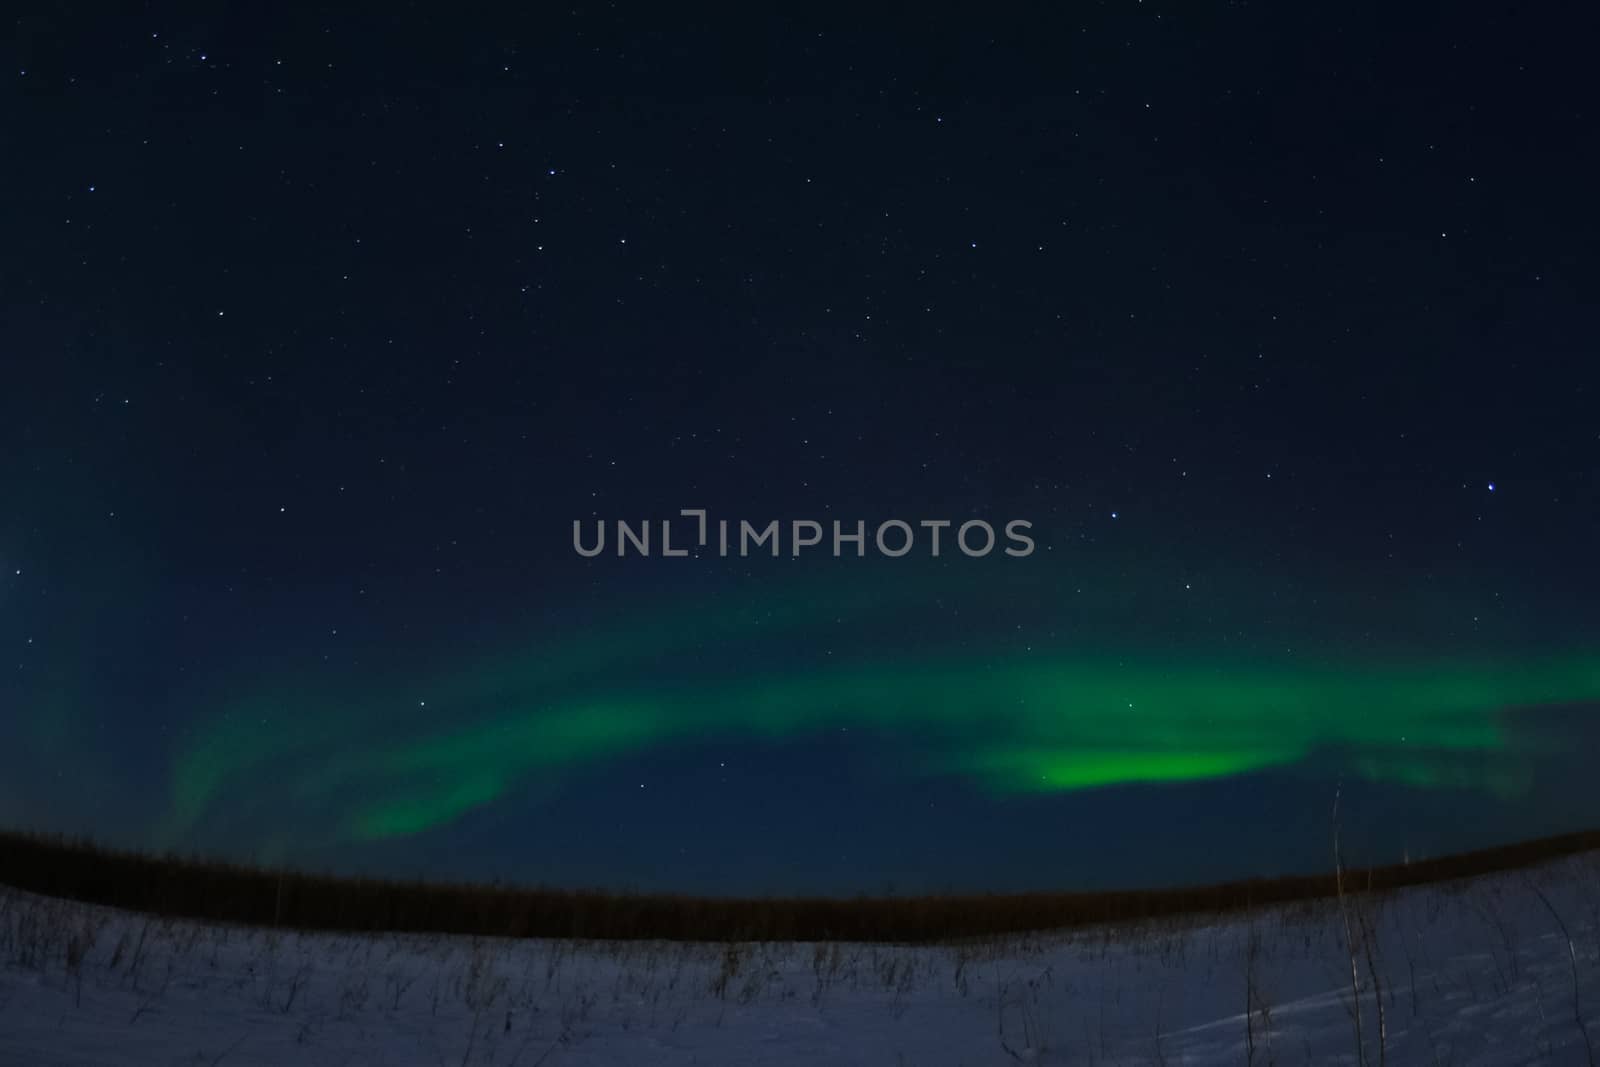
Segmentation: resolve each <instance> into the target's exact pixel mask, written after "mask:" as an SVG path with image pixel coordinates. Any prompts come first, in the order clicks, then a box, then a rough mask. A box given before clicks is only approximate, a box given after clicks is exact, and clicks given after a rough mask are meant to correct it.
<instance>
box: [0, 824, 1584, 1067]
mask: <svg viewBox="0 0 1600 1067" xmlns="http://www.w3.org/2000/svg"><path fill="white" fill-rule="evenodd" d="M1563 927H1564V930H1563ZM1569 935H1570V936H1569ZM1358 1003H1359V1006H1360V1007H1359V1012H1358V1011H1357V1010H1356V1005H1357V1004H1358ZM1586 1030H1587V1033H1586ZM1595 1041H1600V857H1597V856H1593V855H1591V856H1582V857H1577V858H1574V859H1570V860H1566V861H1562V862H1560V863H1557V864H1553V865H1549V866H1545V867H1541V868H1537V869H1534V870H1531V871H1527V872H1517V873H1513V874H1506V875H1497V876H1493V877H1486V878H1480V879H1476V880H1473V881H1470V882H1464V883H1454V884H1450V885H1444V886H1438V887H1433V888H1427V889H1417V890H1410V891H1406V892H1403V893H1399V894H1395V895H1392V896H1388V897H1384V898H1364V897H1347V898H1346V900H1345V902H1344V904H1343V905H1342V906H1341V905H1340V904H1339V903H1338V902H1329V903H1327V904H1319V905H1316V906H1314V907H1301V908H1295V909H1287V910H1273V911H1262V912H1259V913H1257V914H1254V915H1251V916H1239V917H1237V918H1235V919H1230V920H1227V921H1220V922H1210V923H1205V924H1190V925H1182V924H1170V923H1169V924H1164V925H1162V926H1160V927H1150V928H1139V929H1127V928H1123V929H1097V930H1093V931H1077V932H1075V933H1072V934H1045V935H1038V936H1033V937H1028V938H1022V939H1016V940H1013V941H1010V942H1007V943H1004V944H983V945H965V946H941V947H921V948H901V947H892V946H873V945H855V944H817V945H811V944H802V945H784V944H771V945H769V944H740V945H731V946H730V945H682V944H670V943H641V942H632V943H609V944H608V943H601V944H595V943H588V944H577V943H571V942H558V941H506V940H497V939H487V938H476V939H474V938H466V937H430V936H411V935H389V936H379V937H371V936H360V937H357V936H344V935H333V934H299V933H295V932H292V931H282V930H263V929H249V928H242V927H230V926H220V925H206V924H201V923H192V922H180V921H167V920H161V919H152V918H148V917H145V916H142V915H134V914H126V913H120V912H116V911H112V910H110V909H106V908H98V907H90V906H85V905H78V904H71V903H65V902H62V901H57V900H50V899H46V898H41V897H36V896H31V895H28V894H22V893H16V892H11V891H8V890H4V889H0V1063H3V1064H8V1065H9V1064H27V1065H41V1067H42V1065H47V1064H72V1065H87V1064H186V1065H197V1067H198V1065H212V1064H220V1065H224V1067H244V1065H246V1064H306V1065H349V1067H355V1065H361V1064H427V1065H440V1064H444V1065H450V1067H455V1065H466V1064H493V1065H512V1064H515V1065H520V1067H534V1065H547V1067H566V1065H578V1064H644V1065H657V1064H663V1065H664V1064H691V1063H692V1064H739V1065H747V1064H764V1063H774V1064H799V1063H822V1064H872V1065H880V1064H881V1065H888V1067H896V1065H901V1064H904V1065H911V1067H923V1065H936V1064H968V1065H980V1064H1007V1063H1013V1062H1023V1063H1042V1064H1171V1065H1177V1064H1211V1063H1227V1064H1250V1063H1254V1064H1261V1065H1268V1064H1298V1063H1314V1064H1337V1063H1352V1064H1356V1063H1366V1064H1372V1065H1373V1067H1379V1065H1384V1067H1387V1065H1389V1064H1395V1065H1398V1064H1427V1065H1434V1064H1438V1065H1441V1067H1445V1065H1458V1067H1465V1065H1470V1064H1523V1063H1527V1064H1535V1063H1537V1064H1546V1063H1554V1064H1592V1063H1593V1062H1594V1060H1593V1058H1592V1056H1591V1053H1590V1051H1589V1050H1590V1047H1591V1042H1595Z"/></svg>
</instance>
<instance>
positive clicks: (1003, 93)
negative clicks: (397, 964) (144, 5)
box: [0, 3, 1600, 892]
mask: <svg viewBox="0 0 1600 1067" xmlns="http://www.w3.org/2000/svg"><path fill="white" fill-rule="evenodd" d="M128 10H129V9H122V10H121V11H120V12H118V13H109V12H107V11H102V10H100V9H98V8H96V7H95V6H93V5H64V6H61V7H58V8H56V9H54V10H53V11H52V12H50V13H42V14H38V13H36V14H30V15H25V16H18V17H15V18H13V19H11V20H10V21H9V23H8V25H7V27H6V30H5V32H4V34H3V35H0V53H3V54H4V56H5V61H6V63H7V66H6V68H5V69H4V70H0V75H3V78H4V81H3V83H0V84H4V86H5V88H4V93H5V97H4V103H3V105H0V158H4V159H5V160H6V163H5V166H4V168H3V169H0V234H3V235H4V237H3V241H0V446H3V447H0V499H3V500H4V501H5V506H4V508H3V510H0V653H3V655H0V668H3V673H0V821H3V822H4V823H5V824H7V825H11V826H17V827H23V828H38V829H47V830H61V831H68V832H73V833H88V834H91V835H94V836H96V837H100V838H104V839H107V840H114V841H117V842H119V843H128V844H134V845H140V846H148V847H162V848H177V849H180V850H204V851H223V852H226V853H228V854H230V855H235V856H240V857H242V858H250V859H260V860H263V861H268V862H280V861H292V862H299V863H307V864H313V865H318V866H327V867H333V868H336V869H348V870H357V869H359V870H377V871H386V872H393V873H404V874H412V873H423V874H428V875H431V876H438V877H488V876H507V877H515V878H519V879H527V880H534V881H547V882H558V883H564V884H570V883H585V884H594V883H604V884H610V885H634V886H650V887H671V888H686V889H696V890H705V889H710V890H717V891H759V892H769V891H785V890H812V889H824V890H858V889H866V890H876V889H881V888H884V887H885V886H887V885H893V886H895V887H898V888H901V889H912V888H923V887H939V886H954V885H960V886H964V887H994V888H1007V887H1015V886H1042V885H1076V884H1097V885H1104V884H1121V883H1127V882H1135V881H1137V882H1142V883H1149V882H1171V881H1186V880H1193V879H1199V878H1215V877H1228V876H1232V875H1236V874H1241V873H1252V872H1267V871H1273V870H1288V869H1304V868H1307V867H1314V866H1317V865H1321V864H1323V863H1324V861H1325V858H1326V854H1327V851H1328V847H1329V846H1328V841H1329V839H1330V835H1329V825H1328V824H1329V812H1330V808H1331V802H1332V795H1333V790H1334V787H1335V785H1336V783H1338V782H1341V781H1342V782H1344V783H1345V786H1344V788H1345V791H1346V793H1345V795H1346V797H1347V809H1346V810H1347V817H1348V818H1349V819H1350V820H1351V825H1352V831H1351V834H1350V842H1349V847H1351V848H1352V849H1356V850H1360V849H1366V850H1367V851H1368V852H1369V853H1370V855H1372V856H1373V857H1374V858H1387V857H1391V856H1398V855H1401V854H1403V853H1405V852H1407V851H1409V852H1410V853H1411V854H1413V855H1416V854H1419V853H1424V852H1438V851H1441V850H1444V849H1447V848H1458V847H1467V846H1471V845H1475V844H1482V843H1488V842H1489V841H1497V840H1505V839H1510V838H1515V837H1519V836H1526V835H1529V834H1534V833H1543V832H1548V831H1552V830H1560V829H1569V828H1573V827H1577V826H1588V825H1592V824H1593V823H1594V821H1595V817H1596V815H1597V812H1596V811H1595V802H1594V800H1593V796H1592V791H1590V790H1586V789H1584V788H1583V784H1584V770H1585V769H1584V768H1582V767H1579V766H1576V765H1574V762H1573V760H1572V757H1571V755H1570V754H1571V753H1572V752H1574V751H1579V752H1581V751H1586V750H1589V749H1590V748H1592V743H1593V740H1594V723H1595V721H1596V719H1595V712H1596V711H1597V710H1600V705H1597V704H1596V695H1597V689H1600V672H1597V670H1596V666H1595V665H1596V663H1597V662H1600V660H1597V658H1596V657H1595V655H1594V653H1595V649H1596V640H1597V638H1600V624H1597V621H1596V617H1595V613H1594V610H1593V605H1594V604H1595V603H1596V602H1597V599H1596V598H1597V595H1600V568H1597V566H1596V564H1595V560H1594V552H1593V545H1594V544H1595V542H1596V534H1597V532H1600V521H1597V517H1600V510H1597V504H1600V497H1597V493H1596V486H1595V475H1594V472H1595V466H1596V459H1597V457H1600V419H1597V418H1596V414H1595V412H1596V390H1595V366H1596V361H1595V357H1594V353H1595V344H1596V330H1595V324H1594V313H1593V307H1592V305H1593V300H1592V294H1593V292H1594V291H1595V284H1596V281H1597V280H1600V279H1597V277H1596V269H1595V266H1594V262H1593V256H1592V255H1591V254H1590V249H1592V248H1594V247H1596V246H1597V245H1600V232H1597V230H1600V226H1597V217H1596V212H1595V209H1594V202H1593V194H1592V192H1591V190H1590V188H1589V187H1590V184H1591V181H1592V173H1593V171H1594V164H1595V162H1596V160H1595V147H1594V145H1595V144H1596V139H1595V137H1594V136H1593V134H1594V130H1593V125H1594V108H1593V106H1592V100H1593V91H1592V86H1591V84H1590V82H1591V81H1592V79H1591V78H1589V77H1588V76H1587V75H1586V74H1585V73H1584V72H1585V69H1586V67H1585V63H1586V57H1585V56H1584V55H1583V42H1584V41H1585V40H1586V37H1585V35H1584V34H1582V33H1580V32H1579V30H1580V29H1581V27H1579V26H1577V25H1575V24H1569V23H1568V22H1567V21H1565V20H1564V17H1563V16H1562V15H1561V14H1560V13H1558V12H1553V11H1546V12H1508V11H1505V10H1502V9H1498V8H1491V7H1489V6H1487V5H1484V6H1480V5H1466V6H1465V7H1463V6H1462V5H1442V4H1412V5H1405V6H1404V8H1403V9H1395V8H1394V7H1393V6H1392V5H1357V6H1355V7H1347V8H1343V9H1340V10H1338V11H1328V10H1316V9H1311V8H1305V7H1292V8H1291V7H1284V6H1270V5H1239V4H1214V3H1203V4H1192V3H1191V4H1183V5H1167V4H1160V3H1106V4H1099V5H1094V6H1092V7H1083V6H1073V7H1069V8H1066V9H1063V10H1062V11H1059V12H1056V13H1054V14H1050V15H1040V16H1038V17H1037V18H1035V19H1032V20H1023V19H1020V18H1019V19H1017V20H1015V21H1005V20H1002V19H998V18H987V17H985V18H977V17H972V16H970V15H969V17H966V18H957V19H944V18H941V17H940V16H938V15H936V14H933V13H929V12H927V11H922V10H918V11H916V12H915V13H914V17H911V16H908V17H889V16H884V17H882V18H878V17H875V16H874V15H873V14H871V13H870V12H869V13H866V14H858V15H857V17H855V18H853V19H851V20H849V21H848V22H837V23H828V22H825V21H823V20H821V19H820V18H818V19H816V20H809V19H808V20H800V19H791V20H784V19H765V18H759V17H751V16H750V15H749V13H748V12H746V13H744V14H742V15H732V14H728V15H726V16H724V15H722V14H719V15H718V16H717V17H715V18H711V17H706V18H700V19H696V18H694V17H685V16H676V17H673V18H667V17H663V16H662V15H661V13H660V12H648V13H644V14H636V13H627V12H623V11H620V10H618V9H616V8H612V7H608V8H593V9H591V8H585V7H579V8H576V9H567V10H563V11H560V12H555V11H551V12H548V13H542V12H530V11H506V12H502V13H500V14H497V15H493V16H489V15H475V14H473V13H470V12H465V11H462V10H458V9H455V8H448V7H443V6H436V7H429V6H421V7H418V6H411V7H407V8H405V9H403V10H401V11H400V12H399V13H398V14H395V13H390V14H388V15H386V16H385V17H383V18H382V19H377V18H372V19H368V18H365V17H360V16H355V15H351V14H346V13H336V14H330V13H328V12H325V11H321V10H316V9H312V8H309V7H308V8H305V9H300V10H297V9H295V8H294V7H293V6H292V5H291V6H290V8H289V9H287V10H284V9H279V8H275V9H273V10H271V11H270V12H268V11H265V10H263V11H260V12H254V11H244V10H233V11H229V10H226V9H220V10H219V9H215V8H210V9H208V8H203V7H198V6H197V7H193V8H189V9H188V10H184V9H183V8H181V7H173V8H169V9H165V10H164V11H163V12H155V11H144V12H143V13H137V14H129V13H128ZM692 507H704V508H707V509H709V511H710V513H711V515H712V516H713V519H715V518H717V517H722V518H727V519H730V520H735V521H737V520H739V519H747V520H750V521H752V522H757V523H765V522H766V521H767V520H769V519H773V518H777V519H781V520H783V521H785V522H788V521H792V520H796V519H814V520H817V521H819V522H823V523H825V524H827V523H831V522H832V521H833V520H835V519H837V520H840V521H842V522H844V523H846V525H847V526H853V524H854V522H855V521H856V520H864V521H865V522H867V523H868V524H869V529H870V528H871V527H873V526H875V525H876V524H877V523H879V522H881V521H883V520H884V519H888V518H901V519H905V520H908V521H912V522H916V521H917V520H922V519H930V520H932V519H949V520H952V521H954V522H956V523H958V524H959V523H960V522H962V521H967V520H971V519H984V520H986V521H990V522H992V523H994V524H995V525H996V527H999V526H1001V525H1002V524H1003V523H1004V522H1005V521H1007V520H1010V519H1013V518H1021V519H1026V520H1028V521H1030V522H1031V523H1032V524H1033V527H1032V529H1033V534H1034V538H1035V540H1036V542H1037V545H1038V550H1037V551H1036V552H1035V553H1034V554H1033V555H1032V556H1029V557H1027V558H1020V559H1005V558H984V559H969V558H966V557H964V556H961V555H959V554H953V553H947V554H946V555H944V556H941V557H940V558H939V559H932V558H930V557H928V556H927V555H925V553H924V551H923V550H922V548H921V547H920V546H919V549H918V551H917V552H915V553H913V555H912V556H911V557H908V558H906V559H900V560H893V559H885V558H882V557H881V556H877V555H876V554H869V555H868V557H867V558H864V559H854V558H847V559H842V560H839V559H833V558H831V556H829V555H828V554H827V553H826V551H819V552H815V553H811V554H805V555H802V557H801V558H799V559H791V558H784V559H780V560H771V559H767V558H760V559H734V558H719V557H718V556H716V555H715V554H710V553H705V554H701V555H700V556H699V557H698V558H691V559H683V560H678V559H662V558H659V557H652V558H648V559H641V558H632V557H630V558H622V559H619V558H616V557H615V556H612V555H609V554H608V555H604V556H601V557H598V558H596V559H592V560H591V559H584V558H581V557H579V556H578V555H577V554H576V553H575V552H574V551H573V548H572V542H571V535H572V523H573V521H574V520H575V519H581V520H584V521H586V522H590V523H592V522H594V521H595V520H601V521H606V522H610V521H614V520H616V519H625V520H629V521H633V522H637V521H639V520H643V519H650V520H652V521H657V520H660V519H664V518H670V517H674V516H676V515H677V513H678V511H679V509H680V508H692ZM1124 696H1128V697H1129V698H1130V699H1129V700H1128V701H1127V702H1128V704H1129V707H1130V708H1131V712H1130V713H1129V714H1127V715H1125V716H1122V717H1121V718H1117V717H1115V716H1112V715H1111V712H1110V710H1109V709H1110V707H1111V705H1113V704H1114V705H1116V706H1117V707H1118V708H1120V704H1121V702H1122V698H1123V697H1124ZM1135 698H1136V699H1135ZM1119 714H1120V713H1119ZM1036 772H1037V773H1036ZM1036 782H1037V783H1042V784H1032V783H1036ZM1219 840H1220V841H1221V843H1220V844H1219Z"/></svg>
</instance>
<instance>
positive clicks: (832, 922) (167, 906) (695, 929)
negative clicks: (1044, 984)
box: [0, 831, 1600, 943]
mask: <svg viewBox="0 0 1600 1067" xmlns="http://www.w3.org/2000/svg"><path fill="white" fill-rule="evenodd" d="M1596 849H1600V831H1587V832H1583V833H1575V834H1566V835H1562V836H1560V837H1549V838H1541V839H1538V840H1533V841H1525V842H1521V843H1519V844H1514V845H1507V846H1503V847H1499V848H1492V849H1484V850H1481V851H1477V852H1468V853H1461V854H1458V855H1454V856H1446V857H1441V858H1438V859H1431V860H1423V861H1419V862H1414V863H1410V864H1405V865H1395V866H1387V867H1373V868H1368V869H1362V870H1351V869H1345V870H1344V871H1343V872H1342V876H1343V885H1344V888H1345V891H1346V892H1347V893H1348V892H1349V891H1350V887H1352V886H1357V887H1360V890H1361V891H1362V892H1368V891H1386V890H1392V889H1398V888H1402V887H1405V886H1413V885H1422V884H1426V883H1431V882H1440V881H1446V880H1450V879H1455V878H1466V877H1471V876H1475V875H1481V874H1488V873H1492V872H1497V871H1505V870H1512V869H1516V868H1519V867H1524V866H1528V865H1531V864H1535V863H1540V862H1544V861H1548V860H1552V859H1557V858H1560V857H1563V856H1568V855H1572V854H1574V853H1578V852H1584V851H1590V850H1596ZM0 883H3V884H7V885H11V886H13V887H15V888H18V889H24V890H28V891H31V892H35V893H41V894H45V895H48V896H53V897H63V898H69V899H73V900H81V901H87V902H91V903H97V904H106V905H110V906H112V907H118V908H125V909H129V910H133V911H142V912H147V913H151V914H154V915H160V916H170V917H182V918H192V919H205V920H213V921H221V922H238V923H247V924H253V925H259V926H282V927H288V928H294V929H303V930H337V931H348V932H363V931H365V932H373V931H385V932H405V933H452V934H471V935H479V936H498V937H557V938H578V939H584V940H640V939H649V940H672V941H722V942H728V941H765V942H772V941H862V942H892V943H915V942H924V943H926V942H952V941H960V940H964V939H969V938H992V937H998V936H1004V935H1010V934H1018V933H1024V932H1028V931H1038V930H1056V929H1067V928H1071V927H1082V926H1088V925H1094V924H1101V923H1134V922H1144V921H1148V920H1154V919H1168V918H1177V917H1184V916H1200V915H1212V914H1221V913H1229V912H1242V911H1247V910H1249V909H1252V908H1260V907H1268V906H1272V905H1281V904H1293V903H1301V902H1309V901H1316V900H1325V899H1328V898H1331V897H1335V896H1336V894H1337V893H1338V891H1339V881H1338V879H1337V878H1336V876H1335V873H1334V872H1332V871H1330V872H1328V873H1327V874H1325V875H1316V876H1304V877H1285V878H1272V879H1251V880H1246V881H1238V882H1229V883H1225V884H1219V885H1209V886H1196V887H1185V888H1174V889H1139V890H1125V891H1118V892H1095V893H1056V892H1052V893H1018V894H981V895H943V896H922V897H893V898H882V897H879V898H872V897H860V898H793V899H785V898H767V899H720V898H713V897H690V896H677V895H670V894H657V895H635V894H622V893H610V892H603V891H596V890H560V889H543V888H510V887H500V886H483V885H470V884H450V883H440V882H401V881H386V880H378V879H364V878H337V877H333V876H329V875H315V874H308V873H303V872H295V871H278V870H269V869H263V868H259V867H249V866H244V865H240V864H233V863H225V862H219V861H211V860H203V859H191V858H182V857H177V856H155V855H146V854H141V853H135V852H124V851H116V850H111V849H105V848H101V847H98V846H96V845H94V844H92V843H89V842H84V841H71V840H66V839H61V838H50V837H41V836H37V835H30V834H21V833H0Z"/></svg>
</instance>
